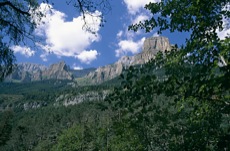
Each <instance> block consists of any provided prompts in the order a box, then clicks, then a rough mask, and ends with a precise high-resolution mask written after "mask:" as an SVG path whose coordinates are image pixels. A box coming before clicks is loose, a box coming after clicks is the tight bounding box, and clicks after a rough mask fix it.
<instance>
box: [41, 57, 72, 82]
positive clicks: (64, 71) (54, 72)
mask: <svg viewBox="0 0 230 151" xmlns="http://www.w3.org/2000/svg"><path fill="white" fill-rule="evenodd" d="M42 78H43V79H58V80H73V75H72V74H71V73H70V72H68V67H67V65H66V64H65V62H64V61H62V62H59V63H57V64H52V65H51V66H50V67H49V68H48V69H47V70H45V71H44V72H42Z"/></svg>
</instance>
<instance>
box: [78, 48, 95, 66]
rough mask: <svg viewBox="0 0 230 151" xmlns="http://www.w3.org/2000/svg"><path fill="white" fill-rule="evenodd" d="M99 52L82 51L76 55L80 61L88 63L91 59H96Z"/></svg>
mask: <svg viewBox="0 0 230 151" xmlns="http://www.w3.org/2000/svg"><path fill="white" fill-rule="evenodd" d="M98 55H99V53H98V52H97V51H96V50H89V51H82V52H81V53H80V54H79V55H77V56H76V58H78V59H79V60H80V61H81V62H82V63H86V64H90V63H91V62H92V61H93V60H95V59H97V56H98Z"/></svg>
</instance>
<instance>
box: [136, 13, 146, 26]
mask: <svg viewBox="0 0 230 151" xmlns="http://www.w3.org/2000/svg"><path fill="white" fill-rule="evenodd" d="M148 18H149V17H148V16H147V15H144V14H141V15H138V16H136V18H135V19H134V20H133V21H132V24H137V23H139V22H140V21H141V22H143V21H145V20H147V19H148Z"/></svg>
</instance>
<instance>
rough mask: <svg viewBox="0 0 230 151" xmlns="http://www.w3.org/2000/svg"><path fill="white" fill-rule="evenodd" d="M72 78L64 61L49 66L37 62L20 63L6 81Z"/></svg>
mask: <svg viewBox="0 0 230 151" xmlns="http://www.w3.org/2000/svg"><path fill="white" fill-rule="evenodd" d="M49 79H56V80H72V79H73V75H72V73H71V72H69V69H68V67H67V65H66V64H65V62H63V61H62V62H59V63H56V64H52V65H51V66H50V67H49V68H48V67H46V66H43V65H39V64H32V63H20V64H18V65H17V67H16V68H15V69H14V71H13V73H12V74H11V75H10V76H8V77H7V78H6V81H15V80H16V81H21V82H31V81H41V80H49Z"/></svg>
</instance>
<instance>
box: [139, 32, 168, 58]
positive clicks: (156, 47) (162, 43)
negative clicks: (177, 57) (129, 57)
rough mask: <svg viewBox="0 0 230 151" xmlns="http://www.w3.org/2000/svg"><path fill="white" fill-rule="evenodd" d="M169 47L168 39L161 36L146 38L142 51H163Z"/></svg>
mask: <svg viewBox="0 0 230 151" xmlns="http://www.w3.org/2000/svg"><path fill="white" fill-rule="evenodd" d="M170 49H171V46H170V43H169V39H168V38H167V37H163V36H158V37H150V38H146V39H145V41H144V45H143V52H146V51H154V52H156V53H157V52H158V51H165V50H170ZM156 53H155V54H156Z"/></svg>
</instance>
